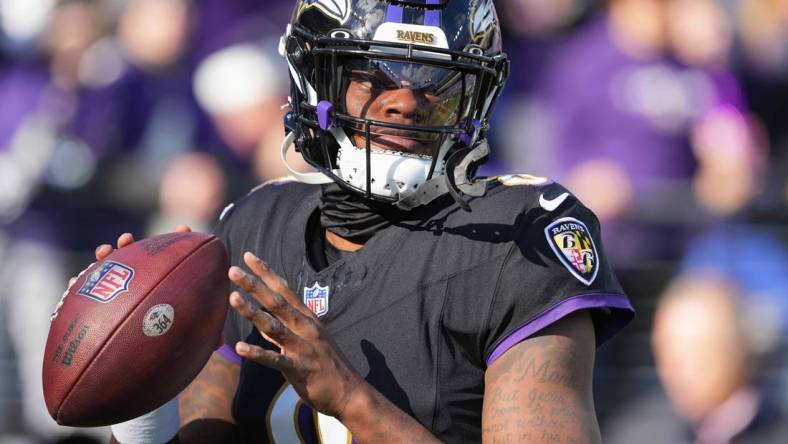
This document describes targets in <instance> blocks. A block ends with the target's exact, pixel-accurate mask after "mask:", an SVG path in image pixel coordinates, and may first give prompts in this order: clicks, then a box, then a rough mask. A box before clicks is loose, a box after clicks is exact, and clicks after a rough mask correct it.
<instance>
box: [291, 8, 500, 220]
mask: <svg viewBox="0 0 788 444" xmlns="http://www.w3.org/2000/svg"><path fill="white" fill-rule="evenodd" d="M280 53H281V54H282V56H283V57H285V59H286V60H287V64H288V67H289V70H290V75H291V91H290V106H291V112H290V113H288V115H287V117H286V118H285V126H286V130H287V132H288V135H287V137H286V138H285V141H284V142H283V146H282V156H283V159H284V154H285V153H286V151H287V150H288V149H289V147H290V146H291V145H295V148H296V150H298V151H300V153H301V154H302V155H303V157H304V159H305V160H306V161H307V162H308V163H309V164H310V165H312V166H313V167H315V168H316V169H317V170H318V171H319V172H318V173H298V172H295V171H293V170H292V169H291V173H293V175H294V176H295V177H296V178H298V179H299V180H301V181H304V182H309V183H327V182H329V181H335V182H337V183H338V184H339V185H340V186H342V187H343V188H345V189H346V190H348V191H351V192H354V193H358V194H361V195H363V196H366V197H367V198H370V199H374V200H378V201H385V202H389V203H395V204H397V205H398V206H400V207H401V208H404V209H410V208H413V207H415V206H418V205H421V204H425V203H427V202H429V201H431V200H433V199H434V198H436V197H438V196H439V195H442V194H445V193H446V192H450V193H452V195H453V196H455V198H457V199H458V201H460V202H461V203H464V201H463V200H462V199H461V198H460V197H459V196H460V192H462V193H464V194H469V195H480V194H483V188H484V187H480V186H478V184H477V183H476V182H475V180H474V178H473V177H472V176H473V174H474V173H475V170H476V168H477V167H478V165H479V164H481V163H482V162H484V160H486V158H487V155H488V153H489V150H488V148H487V145H486V142H485V138H486V134H487V130H488V125H489V119H490V116H491V114H492V111H493V108H494V106H495V102H496V99H497V97H498V95H499V94H500V92H501V89H502V88H503V86H504V83H505V82H506V78H507V75H508V72H509V62H508V59H507V57H506V55H505V54H504V53H503V52H502V48H501V33H500V28H499V24H498V17H497V15H496V12H495V8H494V6H493V2H492V0H451V1H449V0H423V1H418V0H299V1H298V3H297V5H296V7H295V10H294V11H293V15H292V19H291V22H290V24H289V25H288V27H287V31H286V33H285V34H284V35H283V36H282V39H281V41H280ZM353 80H355V81H357V82H363V84H364V85H369V87H370V88H379V89H390V88H395V89H396V88H402V87H407V88H409V89H411V90H413V91H416V92H418V93H419V94H423V95H425V96H428V97H429V102H428V105H427V106H425V107H422V108H421V111H422V112H419V113H417V114H418V116H416V117H414V118H413V119H410V120H409V123H408V124H402V123H395V122H387V121H384V120H373V119H371V118H368V116H367V115H366V114H365V112H364V111H361V112H356V113H355V114H358V115H352V114H351V112H350V111H349V110H348V106H347V104H346V94H347V91H348V87H349V85H350V83H351V81H353ZM395 136H396V137H399V138H406V139H409V140H414V141H418V143H419V144H420V145H419V146H422V147H426V149H424V150H421V151H419V152H413V151H408V150H397V149H392V148H390V147H387V146H386V145H385V144H379V143H376V141H377V140H379V139H380V140H383V139H385V138H386V137H388V138H389V139H390V138H392V137H395ZM400 140H401V139H400ZM358 141H363V142H362V143H360V144H361V145H362V146H357V144H359V143H358ZM285 164H286V162H285ZM288 168H289V167H288Z"/></svg>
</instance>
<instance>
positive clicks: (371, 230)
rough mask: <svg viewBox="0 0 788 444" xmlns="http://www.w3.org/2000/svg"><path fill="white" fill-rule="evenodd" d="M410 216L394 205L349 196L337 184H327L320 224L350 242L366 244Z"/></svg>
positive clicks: (324, 190) (324, 191)
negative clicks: (381, 231)
mask: <svg viewBox="0 0 788 444" xmlns="http://www.w3.org/2000/svg"><path fill="white" fill-rule="evenodd" d="M407 215H408V213H407V212H404V211H402V210H399V209H397V208H396V207H395V206H393V205H390V204H386V203H380V202H375V201H372V200H368V199H364V198H363V197H360V196H356V195H353V194H351V193H348V192H347V191H345V190H343V189H342V188H340V187H339V185H337V184H335V183H331V184H328V185H323V194H322V196H321V197H320V224H321V225H322V226H323V228H325V229H327V230H329V231H331V232H332V233H334V234H337V235H339V236H341V237H343V238H345V239H347V240H349V241H354V242H362V243H363V242H366V241H367V240H369V239H370V238H371V237H372V236H374V235H375V233H377V232H378V231H380V230H383V229H385V228H387V227H390V226H391V225H393V224H395V223H396V222H398V221H400V220H402V219H403V218H405V217H407Z"/></svg>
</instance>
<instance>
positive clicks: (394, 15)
mask: <svg viewBox="0 0 788 444" xmlns="http://www.w3.org/2000/svg"><path fill="white" fill-rule="evenodd" d="M386 21H387V22H390V23H402V6H396V5H389V6H388V8H387V9H386Z"/></svg>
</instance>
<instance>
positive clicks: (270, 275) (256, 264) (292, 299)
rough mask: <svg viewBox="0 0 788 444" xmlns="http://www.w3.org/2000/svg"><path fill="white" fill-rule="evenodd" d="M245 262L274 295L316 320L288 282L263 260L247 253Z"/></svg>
mask: <svg viewBox="0 0 788 444" xmlns="http://www.w3.org/2000/svg"><path fill="white" fill-rule="evenodd" d="M244 262H246V265H248V266H249V268H250V269H251V270H252V271H253V272H254V273H255V274H256V275H257V276H259V277H260V279H262V281H263V283H264V284H265V285H266V286H267V287H268V288H270V289H271V290H272V291H273V292H274V293H277V294H279V295H281V296H282V297H283V298H284V299H285V300H286V301H287V302H288V303H289V304H290V305H291V306H292V307H293V308H295V309H296V310H298V311H300V312H301V314H303V315H304V316H307V317H310V318H316V317H315V315H314V313H312V311H311V310H309V308H307V306H306V305H304V303H303V302H301V300H300V299H298V297H297V296H296V295H295V293H293V291H292V290H290V287H288V286H287V282H285V280H284V279H282V278H281V277H280V276H279V275H277V274H276V273H274V272H273V271H272V270H271V269H270V268H268V265H267V264H266V263H265V262H263V260H262V259H260V258H259V257H257V256H255V255H254V253H251V252H249V251H247V252H246V253H244Z"/></svg>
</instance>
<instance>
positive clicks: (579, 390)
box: [482, 313, 599, 444]
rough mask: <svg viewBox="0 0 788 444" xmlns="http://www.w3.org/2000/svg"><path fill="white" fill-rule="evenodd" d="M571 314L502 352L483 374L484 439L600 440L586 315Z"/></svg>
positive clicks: (570, 441) (495, 440)
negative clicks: (592, 388) (540, 332)
mask: <svg viewBox="0 0 788 444" xmlns="http://www.w3.org/2000/svg"><path fill="white" fill-rule="evenodd" d="M581 315H583V316H585V317H582V316H581V317H578V316H574V315H572V316H570V317H568V318H566V319H565V320H562V321H559V322H558V323H557V325H555V326H553V327H551V328H549V329H548V330H547V331H545V332H544V334H542V335H541V336H536V337H532V338H530V339H527V340H525V341H523V342H522V343H520V344H518V345H517V346H515V347H513V348H512V349H511V350H509V351H508V352H506V353H505V354H504V355H503V356H502V357H501V358H500V359H499V360H498V361H497V362H495V363H494V364H493V365H492V366H491V367H490V368H489V369H488V370H487V374H486V376H485V381H486V387H487V388H486V390H487V393H485V397H484V413H483V429H482V436H483V440H484V442H485V443H496V444H497V443H517V442H529V443H569V444H575V443H577V444H580V443H583V444H585V443H593V442H599V431H598V425H597V424H596V418H595V415H594V409H593V401H592V396H591V373H592V369H593V353H594V339H593V338H594V336H593V334H594V333H593V328H592V327H591V322H590V318H589V317H588V316H587V315H585V314H582V313H581Z"/></svg>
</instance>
